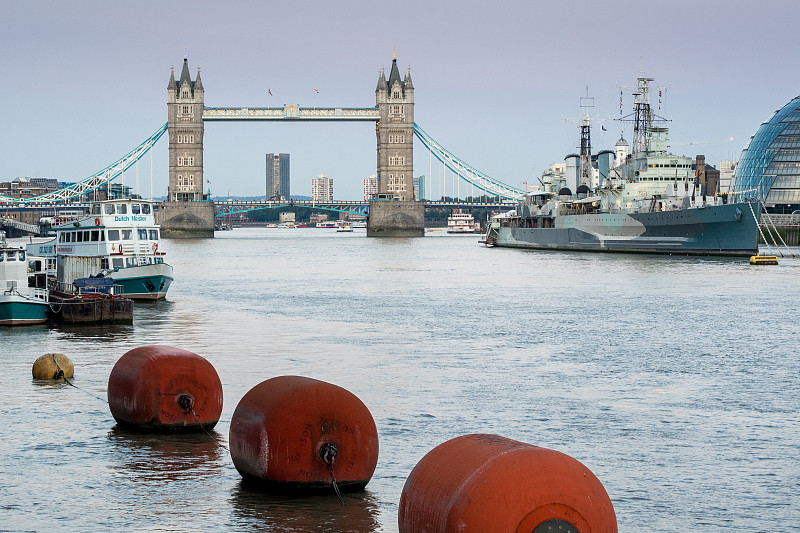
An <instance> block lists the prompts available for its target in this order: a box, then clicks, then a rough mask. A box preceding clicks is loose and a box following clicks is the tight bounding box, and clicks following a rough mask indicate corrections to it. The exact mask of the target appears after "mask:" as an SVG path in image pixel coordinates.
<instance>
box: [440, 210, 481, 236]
mask: <svg viewBox="0 0 800 533" xmlns="http://www.w3.org/2000/svg"><path fill="white" fill-rule="evenodd" d="M447 233H480V225H478V224H476V223H475V218H474V217H473V216H472V213H464V212H462V211H461V209H453V212H452V213H451V214H450V216H449V217H447Z"/></svg>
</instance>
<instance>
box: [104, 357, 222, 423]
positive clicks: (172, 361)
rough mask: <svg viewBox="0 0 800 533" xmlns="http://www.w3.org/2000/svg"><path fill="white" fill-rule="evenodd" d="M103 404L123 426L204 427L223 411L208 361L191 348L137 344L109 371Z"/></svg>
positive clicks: (217, 383) (217, 384)
mask: <svg viewBox="0 0 800 533" xmlns="http://www.w3.org/2000/svg"><path fill="white" fill-rule="evenodd" d="M108 406H109V408H110V409H111V414H112V415H113V416H114V420H116V421H117V423H118V424H120V425H122V426H129V427H135V428H140V429H147V430H156V431H193V430H196V431H200V430H209V429H211V428H213V427H214V426H215V425H216V423H217V422H218V421H219V417H220V414H221V413H222V383H221V382H220V380H219V376H218V375H217V371H216V370H215V369H214V367H213V366H212V365H211V363H209V362H208V361H207V360H205V359H204V358H202V357H200V356H199V355H197V354H195V353H192V352H187V351H186V350H181V349H180V348H172V347H170V346H142V347H140V348H135V349H133V350H131V351H129V352H128V353H126V354H125V355H123V356H122V357H120V359H119V360H118V361H117V363H116V364H115V365H114V368H113V369H112V370H111V375H110V376H109V378H108Z"/></svg>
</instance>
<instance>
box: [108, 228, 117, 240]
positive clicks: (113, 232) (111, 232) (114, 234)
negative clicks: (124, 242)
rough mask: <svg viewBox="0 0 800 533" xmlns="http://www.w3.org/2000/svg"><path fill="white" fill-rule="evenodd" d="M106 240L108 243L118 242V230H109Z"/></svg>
mask: <svg viewBox="0 0 800 533" xmlns="http://www.w3.org/2000/svg"><path fill="white" fill-rule="evenodd" d="M108 240H109V241H118V240H119V230H118V229H110V230H108Z"/></svg>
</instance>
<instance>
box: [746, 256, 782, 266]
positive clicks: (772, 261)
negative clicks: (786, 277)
mask: <svg viewBox="0 0 800 533" xmlns="http://www.w3.org/2000/svg"><path fill="white" fill-rule="evenodd" d="M750 264H751V265H777V264H778V256H776V255H765V254H758V255H753V256H750Z"/></svg>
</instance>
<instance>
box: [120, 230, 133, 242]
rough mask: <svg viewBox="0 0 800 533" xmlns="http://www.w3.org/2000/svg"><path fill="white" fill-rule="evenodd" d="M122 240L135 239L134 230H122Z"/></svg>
mask: <svg viewBox="0 0 800 533" xmlns="http://www.w3.org/2000/svg"><path fill="white" fill-rule="evenodd" d="M122 240H123V241H130V240H133V230H132V229H124V230H122Z"/></svg>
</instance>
